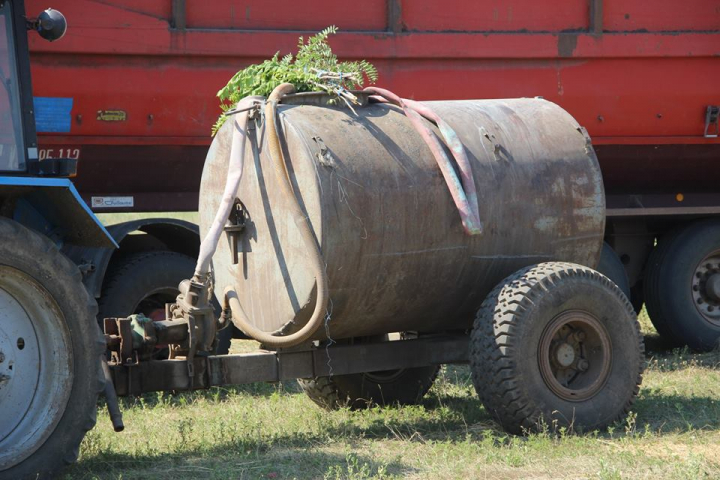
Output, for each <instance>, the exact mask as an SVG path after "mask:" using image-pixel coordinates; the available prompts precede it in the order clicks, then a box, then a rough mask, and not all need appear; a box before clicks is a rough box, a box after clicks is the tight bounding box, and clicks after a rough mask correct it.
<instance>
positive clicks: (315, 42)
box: [212, 26, 378, 135]
mask: <svg viewBox="0 0 720 480" xmlns="http://www.w3.org/2000/svg"><path fill="white" fill-rule="evenodd" d="M337 30H338V29H337V27H335V26H330V27H327V28H326V29H324V30H322V31H321V32H319V33H317V34H316V35H313V36H312V37H310V38H308V39H307V42H305V39H304V38H303V37H300V38H299V39H298V52H297V54H296V55H295V56H293V54H292V53H288V54H287V55H285V56H284V57H282V58H280V52H277V53H275V55H274V56H273V57H272V58H271V59H269V60H265V61H264V62H262V63H259V64H253V65H250V66H248V67H246V68H244V69H242V70H240V71H239V72H237V73H236V74H235V75H233V77H232V78H231V79H230V81H229V82H228V83H227V85H225V86H224V87H223V88H222V89H221V90H220V91H219V92H218V93H217V97H218V98H219V99H220V108H221V109H222V111H223V113H224V112H227V111H228V110H230V109H232V108H233V106H234V105H235V104H237V102H239V101H240V100H242V99H243V98H245V97H247V96H250V95H260V96H263V97H267V96H268V95H270V93H271V92H272V91H273V89H275V87H277V86H278V85H280V84H282V83H292V84H293V85H294V86H295V89H296V90H297V91H298V92H311V91H325V92H328V93H329V94H331V95H333V96H336V97H338V98H342V99H343V100H344V101H346V102H347V101H348V100H350V101H351V100H352V97H351V96H348V95H346V93H347V91H348V90H352V89H360V88H362V87H363V86H364V85H365V83H366V82H367V83H374V82H375V81H377V77H378V74H377V69H376V68H375V66H373V65H372V64H371V63H369V62H366V61H365V60H360V61H356V62H340V61H338V58H337V56H336V55H335V54H334V53H333V51H332V48H330V44H329V43H328V37H329V36H330V35H333V34H335V33H337ZM226 118H227V117H226V116H225V115H220V117H219V118H218V120H217V122H215V125H214V126H213V129H212V134H213V135H215V133H216V132H217V131H218V129H219V128H220V127H221V126H222V125H223V123H225V119H226Z"/></svg>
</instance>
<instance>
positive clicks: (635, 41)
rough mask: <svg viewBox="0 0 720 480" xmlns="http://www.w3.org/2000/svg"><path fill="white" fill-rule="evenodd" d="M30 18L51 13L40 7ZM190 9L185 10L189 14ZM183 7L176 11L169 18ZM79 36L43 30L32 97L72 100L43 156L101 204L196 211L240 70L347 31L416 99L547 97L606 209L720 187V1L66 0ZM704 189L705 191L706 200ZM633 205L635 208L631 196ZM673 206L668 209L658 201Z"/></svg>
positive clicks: (349, 48)
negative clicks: (714, 121) (710, 124)
mask: <svg viewBox="0 0 720 480" xmlns="http://www.w3.org/2000/svg"><path fill="white" fill-rule="evenodd" d="M28 4H29V5H28V11H29V12H33V11H39V10H40V9H41V8H43V7H44V6H45V5H44V4H42V3H41V2H39V1H37V0H31V1H28ZM183 5H184V8H182V7H183ZM173 6H174V7H175V8H173ZM53 7H54V8H57V9H59V10H61V11H63V12H64V13H65V14H66V16H67V18H68V23H69V31H68V34H67V35H66V37H65V38H63V39H62V40H61V41H59V42H55V43H52V44H49V43H47V42H42V41H40V40H38V39H36V38H35V36H31V48H32V51H33V52H32V65H33V75H34V77H33V80H34V87H35V94H36V96H42V97H51V98H58V97H59V98H72V99H73V108H72V111H71V116H72V121H71V128H70V131H51V132H45V133H42V132H41V138H40V142H41V146H42V147H43V153H42V154H43V155H49V156H57V155H59V154H67V152H68V151H70V152H71V154H72V155H74V154H75V152H77V154H78V155H79V157H80V172H79V175H78V177H77V179H76V180H77V184H78V187H79V189H80V191H81V192H82V193H83V195H85V197H86V198H87V199H88V200H90V197H92V196H109V195H118V196H133V197H134V198H135V201H134V207H132V208H133V209H135V210H183V209H194V208H195V206H196V202H197V188H198V184H199V175H200V171H201V169H202V163H203V159H204V152H205V150H206V147H207V145H209V142H210V137H209V132H210V127H211V125H212V124H213V122H214V121H215V119H216V117H217V114H218V112H219V109H218V107H217V101H216V99H215V97H214V95H215V93H216V92H217V90H218V89H219V88H220V87H222V86H223V85H224V84H225V82H226V81H227V79H228V78H229V77H230V76H231V75H232V74H233V73H234V72H235V71H237V70H238V69H240V68H242V67H244V66H246V65H248V64H250V63H253V62H257V61H260V60H262V59H264V58H267V57H269V56H271V55H273V54H274V53H275V52H277V51H279V52H280V53H282V54H284V53H287V52H292V51H295V48H296V43H297V37H298V36H299V35H301V34H302V35H305V36H307V35H310V34H312V33H313V31H316V30H319V29H321V28H323V27H325V26H327V25H330V24H335V25H337V26H338V27H340V29H341V33H339V34H338V35H336V36H335V37H333V38H332V39H331V43H332V46H333V48H334V50H335V51H336V53H337V54H338V55H339V56H340V57H341V58H347V59H353V58H366V59H368V60H370V61H372V62H374V63H375V64H376V65H377V66H378V69H379V71H380V81H379V85H381V86H383V87H386V88H389V89H391V90H394V91H396V92H397V93H399V94H401V95H403V96H407V97H411V98H416V99H461V98H502V97H523V96H526V97H527V96H543V97H545V98H547V99H548V100H551V101H553V102H556V103H558V104H560V105H561V106H562V107H563V108H565V109H566V110H568V111H569V112H570V113H571V114H572V115H574V116H575V117H576V118H577V120H578V121H579V122H580V123H581V124H582V125H584V126H585V127H586V128H587V129H588V131H589V132H590V134H591V136H592V137H593V142H594V144H595V146H596V149H597V152H598V156H599V158H600V161H601V164H602V168H603V172H604V176H605V181H606V189H607V191H608V193H609V197H608V198H609V202H611V201H613V202H619V203H618V204H619V205H620V204H622V203H623V202H626V201H630V200H627V199H628V198H636V197H637V195H643V194H644V195H649V194H656V195H659V196H660V197H662V198H665V197H663V195H665V196H666V197H667V202H674V201H675V200H674V199H675V193H676V192H684V193H685V199H686V202H688V201H693V198H694V197H693V196H694V195H695V198H697V199H698V200H697V201H698V202H706V201H707V200H699V199H701V198H703V199H707V198H709V197H708V194H710V193H712V192H714V191H717V187H716V185H715V183H716V181H715V179H716V178H719V177H720V175H719V174H720V167H718V165H719V164H720V162H719V161H718V160H720V159H718V157H719V156H720V155H718V152H720V150H718V148H720V147H718V140H717V139H712V138H705V137H704V135H703V134H704V130H705V112H706V109H707V107H708V105H720V89H718V87H717V85H718V79H719V78H720V58H718V57H719V56H720V5H719V4H718V3H717V2H716V1H712V0H695V1H691V2H685V3H678V2H675V1H673V0H658V1H657V2H646V1H642V0H624V1H621V0H590V1H571V2H563V3H562V6H561V5H560V4H558V3H557V2H552V1H549V0H535V1H530V0H508V1H504V2H500V1H491V2H489V3H487V2H486V3H483V4H482V5H480V4H478V2H474V1H471V0H446V1H444V2H409V1H400V0H368V1H366V2H363V3H362V5H359V4H358V3H357V2H348V1H337V0H336V1H331V0H312V1H309V2H294V1H287V0H279V1H276V2H272V3H269V2H262V1H244V2H238V1H230V0H219V1H217V2H213V3H211V4H210V3H207V2H199V1H193V0H188V1H185V2H182V1H180V2H178V1H176V2H172V1H171V0H146V1H143V2H140V1H137V0H132V1H131V0H114V1H104V2H102V3H98V2H91V1H87V0H75V1H69V0H65V1H62V0H58V1H57V2H56V4H54V5H53ZM703 195H704V196H703ZM633 196H634V197H633ZM661 203H662V201H661Z"/></svg>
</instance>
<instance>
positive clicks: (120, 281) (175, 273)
mask: <svg viewBox="0 0 720 480" xmlns="http://www.w3.org/2000/svg"><path fill="white" fill-rule="evenodd" d="M194 271H195V260H194V259H193V258H191V257H189V256H187V255H183V254H182V253H177V252H171V251H164V250H160V251H152V252H142V253H134V254H131V255H128V256H126V257H124V258H121V259H120V260H119V261H117V262H116V263H115V264H113V265H111V267H110V269H109V270H108V273H107V274H106V275H105V281H104V286H103V291H102V297H101V298H100V302H99V303H100V313H99V315H98V321H99V322H102V319H103V318H111V317H116V318H123V317H128V316H130V315H132V314H134V313H144V314H145V315H146V316H148V317H150V318H154V315H160V314H161V312H162V317H158V318H164V308H165V303H172V302H174V301H175V298H176V297H177V295H178V293H179V290H178V285H179V284H180V282H181V281H183V280H185V279H186V278H190V277H192V275H193V272H194ZM214 303H217V302H214ZM216 311H219V306H218V305H216ZM154 319H157V318H154ZM231 336H232V331H231V329H230V328H226V329H224V330H221V331H220V332H219V333H218V343H217V347H216V349H215V352H214V353H216V354H218V355H224V354H227V353H228V351H229V349H230V339H231Z"/></svg>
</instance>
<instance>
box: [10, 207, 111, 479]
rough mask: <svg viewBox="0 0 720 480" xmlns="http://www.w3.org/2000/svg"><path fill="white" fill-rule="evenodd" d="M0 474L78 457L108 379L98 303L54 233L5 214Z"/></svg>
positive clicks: (17, 474) (52, 466)
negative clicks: (102, 360) (31, 227)
mask: <svg viewBox="0 0 720 480" xmlns="http://www.w3.org/2000/svg"><path fill="white" fill-rule="evenodd" d="M0 238H2V242H0V306H1V307H0V479H17V478H46V477H49V476H53V475H54V474H55V473H57V471H58V470H59V469H60V468H62V467H63V466H64V465H66V464H70V463H72V462H74V461H75V460H76V459H77V455H78V449H79V445H80V442H81V441H82V439H83V437H84V435H85V432H86V431H88V430H89V429H91V428H92V427H93V426H94V425H95V417H96V402H97V397H98V393H99V392H100V391H101V390H102V389H103V386H104V377H103V375H102V371H101V368H100V357H101V355H102V352H103V351H104V341H103V337H102V335H101V334H100V332H99V330H98V327H97V323H96V322H95V314H96V313H97V305H96V303H95V301H94V299H92V298H91V297H90V296H89V295H88V293H87V291H86V290H85V287H84V286H83V284H82V282H81V280H82V279H81V274H80V271H79V270H78V268H77V267H76V266H75V265H74V264H73V263H72V262H71V261H70V260H69V259H67V258H66V257H65V256H64V255H62V254H61V253H60V252H59V251H58V249H57V247H56V246H55V245H54V244H53V243H52V242H50V241H49V240H48V239H47V238H45V237H42V236H40V235H38V234H36V233H34V232H31V231H30V230H28V229H26V228H24V227H22V226H20V225H19V224H17V223H15V222H13V221H10V220H7V219H0Z"/></svg>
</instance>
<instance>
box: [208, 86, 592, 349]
mask: <svg viewBox="0 0 720 480" xmlns="http://www.w3.org/2000/svg"><path fill="white" fill-rule="evenodd" d="M423 103H424V104H425V105H426V106H428V107H430V108H431V109H432V110H433V111H435V112H436V113H437V114H438V115H439V116H440V117H441V118H442V119H443V120H445V122H447V123H448V124H449V125H450V126H451V127H452V128H453V129H454V130H455V131H456V132H457V135H458V136H459V138H460V140H461V141H462V143H463V145H464V147H465V150H466V152H467V155H468V157H469V160H470V162H471V166H472V172H473V176H474V178H475V182H476V185H477V191H478V201H479V213H480V219H481V221H482V222H483V224H484V231H483V233H482V234H480V235H468V234H466V233H465V232H464V230H463V228H462V226H461V222H460V216H459V214H458V210H457V208H456V206H455V204H454V203H453V200H452V198H451V195H450V193H449V191H448V186H447V184H446V182H445V180H444V178H443V177H442V175H441V173H440V170H439V168H438V165H437V162H436V160H435V158H434V157H433V155H432V154H431V152H430V150H429V148H428V147H427V145H426V144H425V143H423V141H422V140H421V138H420V136H419V135H418V133H417V132H416V131H415V130H414V129H413V127H412V125H411V123H410V120H409V119H408V118H407V117H405V115H403V113H402V111H401V110H400V109H398V108H396V107H394V106H389V105H387V104H364V105H363V106H360V107H357V108H355V112H352V111H351V110H350V109H348V108H347V107H345V106H342V107H341V106H332V105H327V104H326V102H325V101H324V100H323V97H322V96H318V95H316V94H297V95H292V96H288V97H286V98H284V99H283V103H282V104H280V105H279V106H278V122H277V124H278V127H279V131H280V133H281V138H282V142H283V150H284V151H283V153H284V156H285V162H286V167H287V171H288V176H289V178H290V181H291V184H292V187H293V189H294V191H295V195H296V197H297V198H298V200H299V203H300V205H301V208H302V209H303V211H304V212H305V213H306V215H307V218H308V219H309V221H310V223H311V226H312V229H313V231H314V233H315V237H316V239H317V242H318V244H319V247H320V251H321V253H322V258H323V261H324V263H325V265H326V267H327V278H328V282H329V283H328V284H329V294H330V302H329V304H328V309H327V310H328V311H327V317H326V319H325V322H324V327H325V328H320V329H318V331H317V332H316V333H315V335H314V338H315V339H325V338H328V337H329V338H332V339H334V340H338V339H345V338H353V337H363V336H373V335H381V334H386V333H390V332H407V331H413V332H420V333H429V332H440V331H450V330H465V329H468V328H470V327H471V326H472V322H473V319H474V316H475V313H476V311H477V310H478V308H479V307H480V304H481V303H482V301H483V299H484V298H485V297H486V295H487V294H488V293H489V292H490V291H491V290H492V288H493V287H494V286H495V285H497V284H498V283H499V282H500V281H501V280H503V279H504V278H505V277H506V276H508V275H510V274H512V273H513V272H515V271H517V270H518V269H520V268H522V267H524V266H527V265H532V264H537V263H541V262H546V261H567V262H573V263H578V264H582V265H588V266H592V267H594V266H595V265H597V262H598V259H599V256H600V251H601V247H602V240H603V232H604V226H605V196H604V190H603V183H602V177H601V173H600V168H599V166H598V162H597V159H596V156H595V153H594V151H593V148H592V146H591V144H590V139H589V137H588V135H587V133H586V131H585V130H584V129H583V128H582V127H581V126H580V125H578V123H577V122H576V121H575V120H574V119H573V117H572V116H570V115H569V114H568V113H567V112H566V111H564V110H563V109H562V108H560V107H559V106H557V105H556V104H554V103H551V102H549V101H546V100H543V99H540V98H533V99H530V98H524V99H508V100H467V101H464V100H463V101H435V102H423ZM263 120H264V119H258V120H256V122H255V124H254V126H255V128H254V129H252V130H249V140H248V142H247V145H246V153H245V167H244V168H245V171H244V174H243V177H242V182H241V184H240V188H239V189H238V191H237V199H238V203H237V205H238V208H241V209H242V213H241V216H242V217H243V218H244V222H245V227H244V229H242V230H241V231H240V229H238V228H227V229H226V235H223V237H222V238H221V240H220V244H219V246H218V249H217V251H216V253H215V255H214V257H213V269H214V278H215V285H214V289H215V292H216V294H217V295H218V296H219V295H220V293H219V292H222V291H223V288H225V287H226V286H232V287H233V288H234V289H235V290H236V291H237V295H238V298H239V300H240V304H241V306H242V309H243V311H244V312H243V313H244V315H245V316H246V318H247V319H249V321H250V322H251V323H252V324H253V325H254V326H255V327H257V328H259V329H261V330H263V331H266V332H274V333H275V334H279V335H283V334H287V333H292V332H294V331H297V330H298V329H299V328H301V327H302V326H303V325H304V324H305V323H306V322H307V321H308V318H309V317H310V315H311V313H312V309H313V305H314V297H315V281H314V278H313V276H312V275H310V274H309V273H308V269H307V261H308V258H307V255H308V252H307V251H305V249H304V248H303V243H302V242H301V241H300V240H299V237H298V230H297V227H296V225H295V224H294V223H293V222H292V221H289V219H288V215H287V213H286V208H287V205H286V204H285V200H284V197H282V196H281V195H279V194H278V191H277V188H275V183H274V182H275V176H274V175H273V174H272V173H270V169H271V166H270V164H269V159H268V152H267V149H266V138H265V135H264V126H263V124H262V122H263ZM265 121H266V120H265ZM232 128H233V126H232V125H231V122H227V125H225V126H224V127H223V128H222V129H221V130H220V132H219V133H218V134H217V136H216V138H215V139H214V141H213V143H212V146H211V148H210V150H209V152H208V155H207V159H206V162H205V166H204V170H203V175H202V181H201V191H200V228H201V234H202V235H203V236H204V235H205V233H206V232H207V230H208V228H209V225H210V224H211V222H212V219H213V216H214V215H215V212H216V211H217V209H218V204H219V201H220V197H221V195H222V192H223V187H224V185H225V180H226V178H227V172H228V162H229V157H230V149H231V139H232V136H233V135H232ZM433 128H434V126H433ZM236 220H237V219H236ZM230 223H233V222H232V221H231V222H230ZM234 223H238V222H237V221H235V222H234Z"/></svg>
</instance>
